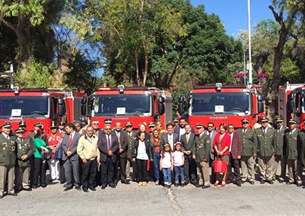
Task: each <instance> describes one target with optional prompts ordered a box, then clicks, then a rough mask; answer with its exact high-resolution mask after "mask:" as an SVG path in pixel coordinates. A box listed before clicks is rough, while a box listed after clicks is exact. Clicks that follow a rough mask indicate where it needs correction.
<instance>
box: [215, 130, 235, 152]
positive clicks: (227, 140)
mask: <svg viewBox="0 0 305 216" xmlns="http://www.w3.org/2000/svg"><path fill="white" fill-rule="evenodd" d="M219 137H220V133H217V134H216V135H215V138H214V143H213V146H214V147H215V146H217V148H218V141H219ZM230 144H231V137H230V135H229V134H227V133H225V135H224V137H223V138H222V140H221V150H222V149H224V148H225V147H226V146H227V147H228V149H227V150H226V151H225V152H224V153H223V154H222V155H229V154H230V152H229V148H230ZM219 150H220V149H218V151H219Z"/></svg>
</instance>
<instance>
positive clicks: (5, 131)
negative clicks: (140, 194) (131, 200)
mask: <svg viewBox="0 0 305 216" xmlns="http://www.w3.org/2000/svg"><path fill="white" fill-rule="evenodd" d="M111 124H112V121H111V119H106V120H105V121H104V127H103V128H100V125H99V122H98V121H92V122H91V125H88V124H87V122H86V121H83V122H81V121H76V122H75V123H74V124H72V123H67V124H63V123H60V124H59V125H55V124H54V123H52V125H51V128H50V132H49V133H45V130H44V129H43V125H42V124H41V123H36V124H35V125H34V128H35V130H34V131H33V132H29V131H27V130H26V124H25V122H23V121H21V122H20V123H19V128H18V129H17V130H15V131H14V132H13V131H11V125H10V123H5V124H3V125H2V126H1V129H2V133H1V134H0V198H3V196H4V195H5V194H7V195H13V196H16V195H17V194H18V192H20V191H22V190H25V191H31V190H32V189H36V188H37V187H40V186H41V187H42V188H45V187H46V186H47V185H48V182H47V178H46V169H47V167H48V168H49V170H50V181H54V180H60V182H61V183H63V184H64V187H65V189H64V191H69V190H71V189H72V188H73V187H74V188H75V189H76V190H83V191H84V192H88V191H89V190H91V191H95V190H96V187H97V186H101V189H105V188H106V187H107V186H109V187H112V188H115V187H116V185H117V183H118V182H119V180H120V181H121V183H123V184H130V181H136V182H138V185H139V186H146V185H147V183H148V182H149V181H150V180H152V181H154V182H155V184H156V185H163V186H164V187H167V188H169V187H171V185H174V186H176V187H179V186H182V187H183V186H185V185H187V184H189V183H192V184H194V185H195V186H196V187H201V188H203V189H206V188H209V187H210V186H211V184H214V185H215V186H218V185H221V187H225V186H226V184H228V183H231V182H232V183H234V184H236V185H237V186H239V187H240V186H241V185H242V183H245V182H249V183H250V184H254V180H255V165H256V163H258V167H259V175H260V179H259V180H260V183H261V184H264V183H266V182H267V183H269V184H273V183H274V181H275V180H278V181H279V182H280V183H282V182H284V181H286V168H287V167H288V179H287V181H286V183H287V184H296V185H297V186H302V180H301V177H302V163H304V162H305V160H304V156H305V153H304V149H305V148H303V146H304V147H305V130H304V131H303V130H299V129H298V124H297V122H296V121H295V120H290V121H289V127H288V128H286V127H284V126H283V120H282V119H280V118H278V119H277V120H276V123H275V126H274V127H273V126H272V125H271V124H270V123H269V120H268V119H267V118H266V117H265V116H263V117H262V118H261V119H259V123H258V124H257V125H256V126H255V129H252V126H250V125H249V121H248V120H247V119H243V120H242V121H241V128H239V129H237V130H235V128H234V126H233V125H232V124H229V125H225V124H220V125H219V126H218V130H217V131H216V130H215V126H214V124H213V122H209V123H208V124H207V127H206V128H205V126H204V125H203V124H201V123H197V125H196V128H195V130H196V131H195V130H194V129H193V128H192V127H191V126H190V125H189V124H188V123H187V121H186V118H184V117H181V118H180V119H179V120H175V121H174V122H170V123H167V125H166V130H165V131H162V130H161V127H162V125H161V122H156V123H154V122H151V123H150V124H149V125H148V128H149V131H146V128H147V127H146V124H145V123H143V124H140V125H139V126H138V130H137V131H135V130H134V126H133V124H132V123H131V122H127V123H126V124H125V127H124V129H123V126H122V124H121V123H120V122H115V123H114V128H112V127H111ZM219 161H221V162H226V163H224V164H226V166H227V167H226V168H225V170H224V171H221V172H219V171H217V170H216V169H215V170H214V168H215V167H214V165H215V164H216V163H217V162H219ZM222 164H223V163H222ZM131 168H132V169H131ZM240 168H241V169H240ZM277 170H280V172H277ZM277 173H278V175H277ZM6 184H7V187H6ZM6 188H7V190H6V191H5V189H6ZM5 192H6V193H5Z"/></svg>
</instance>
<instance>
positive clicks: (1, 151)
mask: <svg viewBox="0 0 305 216" xmlns="http://www.w3.org/2000/svg"><path fill="white" fill-rule="evenodd" d="M1 129H2V133H1V134H0V158H1V160H0V199H2V198H3V196H4V190H5V185H6V183H7V194H9V195H13V196H16V195H17V193H15V191H14V180H15V165H16V159H17V153H16V152H17V150H16V140H15V137H13V136H10V132H11V124H10V123H9V122H5V123H4V124H3V125H2V126H1ZM6 176H7V177H8V178H6Z"/></svg>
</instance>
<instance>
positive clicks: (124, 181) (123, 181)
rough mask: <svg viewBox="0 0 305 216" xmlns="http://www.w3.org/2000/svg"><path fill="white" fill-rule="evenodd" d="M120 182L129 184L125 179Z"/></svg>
mask: <svg viewBox="0 0 305 216" xmlns="http://www.w3.org/2000/svg"><path fill="white" fill-rule="evenodd" d="M121 183H122V184H130V183H129V181H127V180H121Z"/></svg>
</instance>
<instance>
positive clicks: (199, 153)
mask: <svg viewBox="0 0 305 216" xmlns="http://www.w3.org/2000/svg"><path fill="white" fill-rule="evenodd" d="M192 152H193V155H195V156H196V159H195V161H196V162H198V163H200V162H203V160H204V159H205V160H207V161H209V160H210V152H211V140H210V137H209V136H208V135H207V134H206V133H203V134H202V135H200V134H198V135H197V136H196V138H195V142H194V146H193V150H192Z"/></svg>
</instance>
